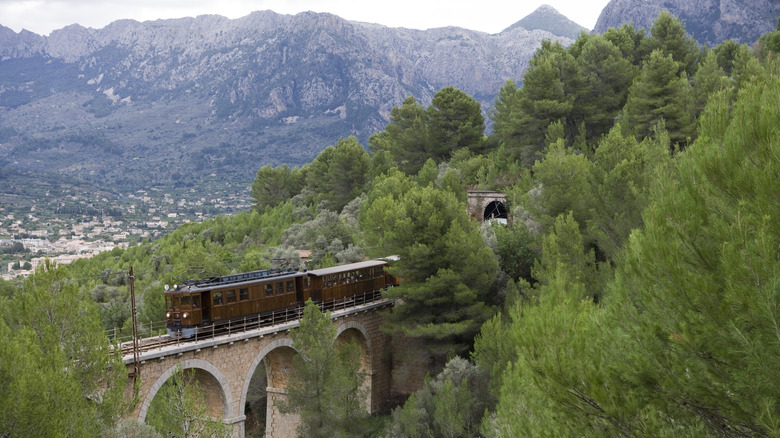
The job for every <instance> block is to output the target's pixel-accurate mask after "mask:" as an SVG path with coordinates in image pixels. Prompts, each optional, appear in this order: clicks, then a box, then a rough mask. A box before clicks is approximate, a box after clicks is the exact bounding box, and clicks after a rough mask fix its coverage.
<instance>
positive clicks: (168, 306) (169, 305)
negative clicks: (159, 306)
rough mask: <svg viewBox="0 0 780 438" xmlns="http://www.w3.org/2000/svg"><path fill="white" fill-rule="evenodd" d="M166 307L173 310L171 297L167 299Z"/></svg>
mask: <svg viewBox="0 0 780 438" xmlns="http://www.w3.org/2000/svg"><path fill="white" fill-rule="evenodd" d="M165 307H166V308H171V307H173V305H172V303H171V297H165Z"/></svg>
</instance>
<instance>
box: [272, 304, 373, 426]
mask: <svg viewBox="0 0 780 438" xmlns="http://www.w3.org/2000/svg"><path fill="white" fill-rule="evenodd" d="M290 337H291V338H292V339H293V347H294V348H295V350H296V351H297V353H298V354H297V355H295V356H294V357H293V371H292V373H291V374H290V380H289V381H288V384H287V401H286V402H285V403H284V404H282V405H281V406H280V410H281V411H282V412H283V413H296V414H298V415H299V416H300V423H299V425H298V435H299V436H305V437H323V438H325V437H341V436H365V435H366V433H367V431H368V430H367V428H368V427H369V424H368V423H367V422H366V419H367V416H368V410H367V407H366V406H365V400H366V395H367V392H366V389H365V388H364V387H363V382H364V380H365V377H366V376H365V371H364V370H362V369H361V368H360V365H361V363H360V356H361V348H360V347H359V346H358V345H356V344H355V343H352V342H350V343H346V344H343V345H339V346H337V345H336V327H335V326H334V325H333V322H332V320H331V317H330V312H329V311H326V312H324V313H323V312H321V311H320V308H319V307H318V306H317V305H316V304H314V303H313V302H311V300H309V301H308V302H307V303H306V307H305V308H304V311H303V317H302V318H301V320H300V326H299V328H297V329H295V330H293V331H292V332H290Z"/></svg>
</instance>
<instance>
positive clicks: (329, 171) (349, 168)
mask: <svg viewBox="0 0 780 438" xmlns="http://www.w3.org/2000/svg"><path fill="white" fill-rule="evenodd" d="M368 165H369V157H368V152H366V150H365V149H363V146H361V145H360V143H358V140H357V138H355V137H349V138H347V139H343V138H342V139H340V140H339V142H338V144H337V145H336V146H335V147H334V146H329V147H328V148H326V149H325V150H324V151H322V152H320V154H319V155H317V158H315V159H314V161H312V163H311V164H310V165H308V166H307V167H306V187H307V188H308V189H309V190H311V191H313V192H314V193H315V194H316V195H315V197H316V198H317V200H320V201H322V200H324V201H327V202H328V208H330V209H331V210H334V211H340V210H341V209H342V208H344V206H345V205H347V203H348V202H349V201H351V200H353V199H355V198H356V197H358V196H359V195H360V193H362V191H363V188H364V186H365V184H366V176H367V174H368Z"/></svg>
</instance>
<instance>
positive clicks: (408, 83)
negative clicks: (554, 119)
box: [0, 11, 573, 188]
mask: <svg viewBox="0 0 780 438" xmlns="http://www.w3.org/2000/svg"><path fill="white" fill-rule="evenodd" d="M551 14H552V12H549V11H548V14H547V15H548V16H549V15H551ZM553 15H554V14H553ZM554 21H555V20H554ZM544 39H551V40H556V41H560V42H561V43H562V44H564V45H568V44H570V43H571V42H573V40H572V39H569V38H565V37H558V36H555V35H554V34H552V33H550V32H547V31H545V30H541V29H537V30H533V31H529V30H526V29H525V28H523V27H522V26H515V27H512V28H511V29H507V30H505V31H503V32H501V33H498V34H495V35H490V34H487V33H483V32H476V31H471V30H467V29H461V28H455V27H446V28H439V29H430V30H427V31H420V30H412V29H402V28H388V27H385V26H380V25H376V24H369V23H359V22H351V21H347V20H344V19H342V18H339V17H337V16H335V15H331V14H319V13H313V12H306V13H301V14H297V15H281V14H276V13H274V12H270V11H260V12H254V13H252V14H250V15H248V16H246V17H243V18H240V19H236V20H231V19H228V18H225V17H221V16H216V15H207V16H199V17H196V18H182V19H173V20H157V21H147V22H138V21H134V20H120V21H116V22H114V23H111V24H110V25H108V26H106V27H104V28H102V29H91V28H85V27H82V26H79V25H71V26H67V27H65V28H63V29H59V30H56V31H54V32H52V33H51V35H49V36H48V37H45V36H38V35H35V34H32V33H30V32H21V33H18V34H17V33H14V32H13V31H12V30H11V29H8V28H4V27H0V72H3V74H2V75H0V132H4V133H6V137H7V139H6V140H7V141H3V142H2V143H0V158H1V157H6V156H7V157H10V156H13V157H14V161H13V164H14V166H15V167H16V168H19V169H20V170H23V171H28V172H53V173H59V174H63V175H69V176H74V177H77V178H82V179H87V180H90V181H91V179H90V178H94V179H98V178H99V183H100V184H102V185H104V186H110V185H112V184H114V185H115V186H121V187H123V188H127V187H132V186H134V185H136V186H141V187H143V186H145V185H147V184H149V183H150V181H149V179H152V180H154V181H163V182H164V181H165V180H166V179H170V181H175V182H176V183H178V184H183V183H185V182H186V181H189V179H192V181H191V183H192V184H194V183H195V180H196V179H197V176H198V175H200V174H206V175H212V174H213V175H217V176H216V177H217V178H225V179H226V181H244V182H246V181H251V178H252V177H253V176H254V174H255V173H256V172H257V169H258V168H260V167H261V166H262V165H264V164H282V163H286V164H291V165H300V164H303V163H305V162H308V161H310V160H311V159H312V158H313V157H315V156H316V155H317V153H319V151H321V150H322V149H324V148H326V147H327V146H328V145H332V144H336V142H337V141H338V139H339V138H340V137H347V136H349V135H355V136H357V137H358V139H359V140H360V141H361V142H362V143H363V144H364V145H366V144H367V143H368V139H369V136H370V135H371V134H373V133H374V132H378V131H381V130H382V129H383V128H384V127H385V125H386V124H387V123H388V122H389V117H390V111H391V109H392V108H393V107H395V106H398V105H400V104H401V103H402V102H403V100H404V99H405V98H406V97H408V96H410V95H413V96H415V97H416V98H417V99H418V101H420V102H421V103H422V104H423V105H428V104H429V103H430V101H431V99H432V98H433V95H434V94H435V93H436V92H437V91H438V90H440V89H442V88H444V87H447V86H450V85H452V86H455V87H457V88H459V89H461V90H463V91H464V92H466V93H468V94H470V95H471V96H473V97H474V98H475V99H477V100H478V101H480V102H481V103H482V104H483V109H484V110H485V111H487V109H488V108H489V107H490V106H491V105H492V103H493V101H494V99H495V97H496V95H497V94H498V92H499V90H500V88H501V86H502V85H503V84H504V83H505V82H506V80H507V79H514V80H516V81H518V82H520V81H521V80H522V75H523V73H524V72H525V70H526V68H527V66H528V62H529V60H530V59H531V57H532V56H533V54H534V52H535V51H536V50H537V48H539V46H540V45H541V41H542V40H544ZM8 133H11V134H8ZM87 150H88V151H90V152H89V153H84V151H87ZM116 163H121V164H120V165H116ZM2 165H3V161H2V159H0V166H2ZM150 169H153V170H150ZM171 175H174V177H172V176H171ZM241 186H245V184H243V183H242V184H241Z"/></svg>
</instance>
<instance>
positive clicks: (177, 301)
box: [173, 296, 179, 307]
mask: <svg viewBox="0 0 780 438" xmlns="http://www.w3.org/2000/svg"><path fill="white" fill-rule="evenodd" d="M173 307H179V297H178V296H174V297H173Z"/></svg>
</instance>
